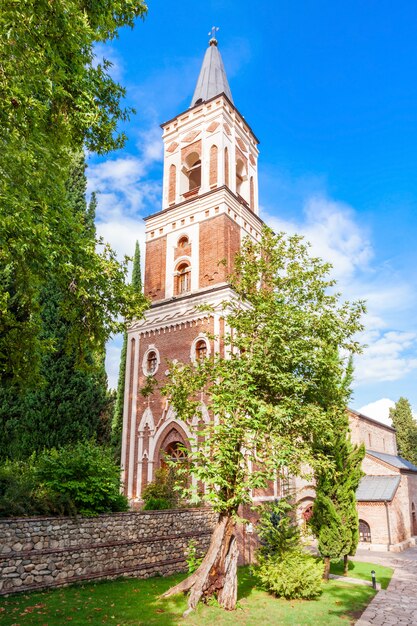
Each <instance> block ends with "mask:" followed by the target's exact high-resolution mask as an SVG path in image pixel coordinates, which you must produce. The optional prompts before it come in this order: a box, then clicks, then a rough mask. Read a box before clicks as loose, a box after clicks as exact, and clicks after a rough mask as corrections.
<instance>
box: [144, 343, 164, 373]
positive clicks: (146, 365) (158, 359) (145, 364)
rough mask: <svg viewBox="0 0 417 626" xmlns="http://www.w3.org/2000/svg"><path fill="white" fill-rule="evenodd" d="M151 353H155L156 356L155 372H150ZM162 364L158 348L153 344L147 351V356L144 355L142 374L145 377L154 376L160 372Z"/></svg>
mask: <svg viewBox="0 0 417 626" xmlns="http://www.w3.org/2000/svg"><path fill="white" fill-rule="evenodd" d="M150 352H155V355H156V368H155V369H154V371H153V372H148V356H149V353H150ZM160 363H161V357H160V355H159V350H158V348H156V347H155V344H153V343H151V344H149V346H148V349H147V350H146V352H145V354H144V355H143V359H142V372H143V374H144V376H153V375H154V374H156V372H157V371H158V368H159V365H160Z"/></svg>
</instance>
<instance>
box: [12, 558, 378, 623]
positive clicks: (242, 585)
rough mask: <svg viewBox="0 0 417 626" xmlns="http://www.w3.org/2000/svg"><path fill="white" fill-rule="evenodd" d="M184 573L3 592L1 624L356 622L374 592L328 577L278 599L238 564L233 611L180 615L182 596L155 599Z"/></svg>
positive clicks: (202, 609)
mask: <svg viewBox="0 0 417 626" xmlns="http://www.w3.org/2000/svg"><path fill="white" fill-rule="evenodd" d="M349 574H351V573H350V572H349ZM182 576H183V575H176V576H171V577H170V578H149V579H147V580H136V579H120V580H117V581H112V582H102V583H95V584H86V585H77V586H72V587H67V588H64V589H56V590H53V591H48V592H44V593H32V594H25V595H22V596H14V597H10V598H3V599H1V600H0V625H1V626H12V625H13V626H18V625H19V626H29V625H30V626H36V625H39V626H41V625H42V626H58V625H59V626H62V625H63V624H64V625H65V624H71V625H73V626H85V625H87V624H92V625H94V626H95V625H97V626H98V625H99V624H100V625H101V624H113V625H114V626H116V625H117V624H119V625H120V626H122V625H123V626H124V625H135V626H145V625H146V626H148V625H149V626H151V625H154V624H155V625H160V626H171V625H173V626H174V625H175V626H212V625H213V624H215V625H216V626H223V625H224V626H227V625H232V624H233V625H234V626H264V625H268V624H279V625H284V626H286V625H291V626H294V625H295V624H297V625H307V624H309V625H311V624H326V626H333V625H342V624H344V625H347V624H352V623H354V621H355V619H357V617H358V616H359V615H360V614H361V613H362V611H363V610H364V607H365V606H366V605H367V604H368V602H369V601H370V600H371V599H372V598H373V596H374V594H375V592H374V591H373V589H372V588H370V587H363V586H359V585H348V584H343V583H339V582H333V581H331V582H330V583H328V584H326V585H324V586H323V589H324V590H323V594H322V596H321V597H320V598H319V599H318V600H312V601H309V602H307V601H303V600H298V601H286V600H278V599H276V598H273V597H272V596H270V595H268V594H267V593H265V592H264V591H262V590H261V589H259V588H257V587H256V584H255V581H254V578H253V577H252V576H251V575H250V572H249V568H247V567H245V568H241V569H240V570H239V605H238V609H237V610H236V611H232V612H229V613H227V612H225V611H223V610H222V609H219V608H218V607H216V606H215V605H213V606H202V605H200V606H199V607H198V609H197V611H196V612H195V613H193V614H192V615H190V616H189V617H187V618H186V619H183V618H182V617H181V616H182V613H183V611H184V610H185V608H186V598H184V597H183V596H177V597H174V598H171V599H169V600H159V599H158V597H159V595H160V594H161V593H162V592H163V591H165V590H166V589H168V588H169V587H170V586H171V585H172V584H174V583H176V582H178V581H179V580H181V578H182Z"/></svg>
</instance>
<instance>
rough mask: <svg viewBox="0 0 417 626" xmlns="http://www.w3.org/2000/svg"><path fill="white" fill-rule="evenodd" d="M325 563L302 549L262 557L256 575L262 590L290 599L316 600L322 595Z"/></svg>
mask: <svg viewBox="0 0 417 626" xmlns="http://www.w3.org/2000/svg"><path fill="white" fill-rule="evenodd" d="M323 569H324V565H323V563H320V562H317V561H316V559H315V558H314V557H313V556H311V555H310V554H307V553H306V552H303V551H302V549H301V548H296V549H293V550H288V551H287V552H283V553H282V554H280V555H278V554H273V555H270V556H260V557H259V564H258V566H257V567H256V568H255V575H256V577H257V579H258V580H259V582H260V584H261V585H262V587H263V588H264V589H265V590H266V591H269V592H270V593H273V594H274V595H275V596H277V597H278V598H286V599H287V600H296V599H304V600H311V599H314V598H317V597H318V596H319V595H320V594H321V593H322V584H323V581H322V579H323Z"/></svg>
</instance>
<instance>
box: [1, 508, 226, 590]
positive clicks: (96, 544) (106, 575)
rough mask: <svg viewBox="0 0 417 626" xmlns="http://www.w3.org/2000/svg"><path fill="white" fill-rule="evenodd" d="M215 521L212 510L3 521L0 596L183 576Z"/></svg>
mask: <svg viewBox="0 0 417 626" xmlns="http://www.w3.org/2000/svg"><path fill="white" fill-rule="evenodd" d="M216 519H217V515H216V513H214V511H212V510H211V509H206V508H199V509H178V510H172V511H146V512H130V513H117V514H113V515H103V516H100V517H97V518H78V519H72V518H31V519H24V518H23V519H9V520H2V521H0V536H1V537H2V543H1V546H0V595H5V594H10V593H16V592H22V591H31V590H34V589H42V588H47V587H60V586H63V585H66V584H68V583H72V582H77V581H82V580H91V579H112V578H116V577H119V576H137V577H139V578H147V577H149V576H152V575H156V574H163V575H168V574H171V573H174V572H179V571H184V570H185V569H186V563H185V558H184V551H185V550H186V548H187V546H188V543H189V541H190V540H191V539H194V540H195V541H196V546H197V550H198V551H199V552H204V551H205V550H207V548H208V546H209V543H210V536H211V533H212V531H213V528H214V526H215V523H216Z"/></svg>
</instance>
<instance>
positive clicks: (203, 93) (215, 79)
mask: <svg viewBox="0 0 417 626" xmlns="http://www.w3.org/2000/svg"><path fill="white" fill-rule="evenodd" d="M221 93H224V94H225V95H226V96H227V97H228V98H229V100H230V102H232V103H233V98H232V93H231V91H230V87H229V83H228V82H227V76H226V72H225V70H224V65H223V61H222V57H221V56H220V52H219V50H218V48H217V40H216V39H214V37H213V38H212V39H210V45H209V47H208V48H207V50H206V54H205V55H204V60H203V65H202V66H201V70H200V75H199V77H198V81H197V86H196V88H195V91H194V95H193V99H192V100H191V106H192V107H193V106H195V105H196V104H199V103H200V102H205V101H206V100H210V99H211V98H214V97H215V96H218V95H220V94H221Z"/></svg>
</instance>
